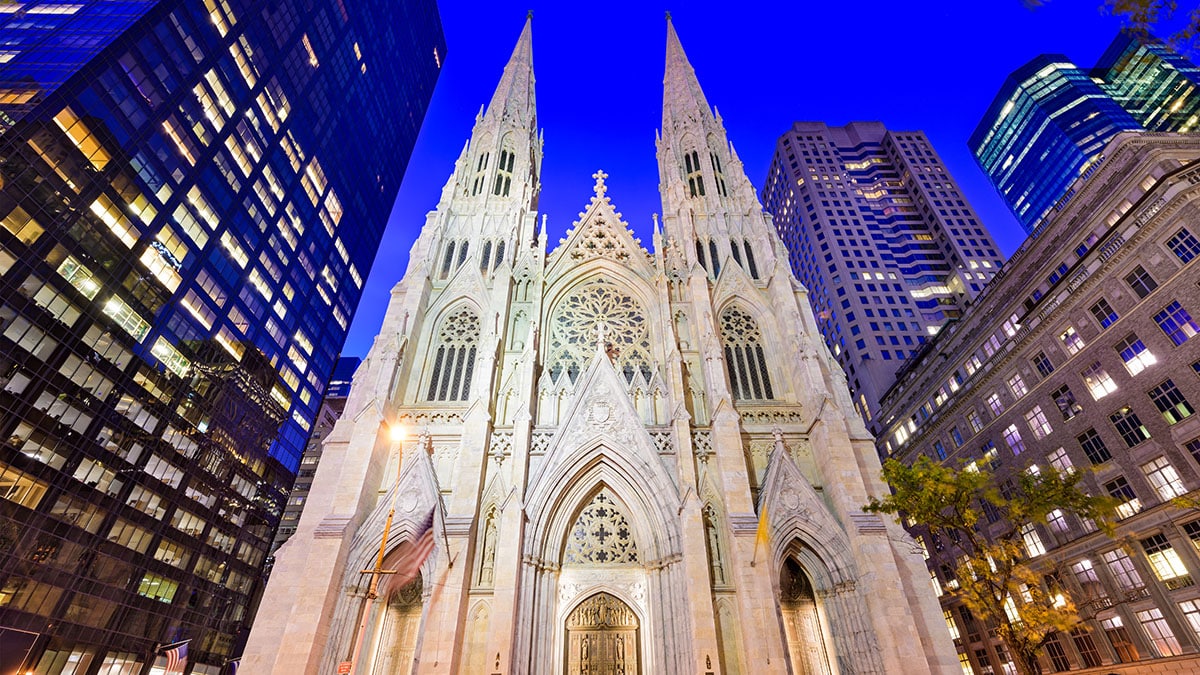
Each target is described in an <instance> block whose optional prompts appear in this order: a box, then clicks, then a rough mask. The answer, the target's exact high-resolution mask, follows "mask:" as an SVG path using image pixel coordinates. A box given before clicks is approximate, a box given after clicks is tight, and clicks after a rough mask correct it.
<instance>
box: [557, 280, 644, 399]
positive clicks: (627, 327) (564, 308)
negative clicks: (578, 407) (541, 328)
mask: <svg viewBox="0 0 1200 675" xmlns="http://www.w3.org/2000/svg"><path fill="white" fill-rule="evenodd" d="M600 335H603V337H604V339H605V341H606V342H608V343H610V344H611V346H612V351H613V353H614V356H613V360H614V364H615V365H616V367H617V369H618V370H619V371H620V372H621V374H622V375H623V376H624V378H625V381H626V382H629V383H632V382H633V380H634V378H635V377H637V376H639V375H640V376H641V377H642V378H644V379H645V380H649V379H650V377H651V376H652V375H653V370H652V369H651V367H650V363H651V360H650V354H651V351H650V335H649V330H648V327H647V325H646V314H645V312H644V311H643V309H642V306H641V305H640V304H639V303H638V302H637V301H636V300H634V299H633V296H631V295H630V294H628V293H626V292H624V291H622V290H621V289H620V288H618V287H617V286H616V284H613V283H611V282H609V281H604V280H596V281H592V282H589V283H587V284H584V285H583V286H581V287H580V288H578V289H577V290H575V291H574V292H572V293H571V294H570V295H568V296H567V297H565V298H563V300H562V301H561V302H559V303H558V305H557V306H556V307H555V309H554V316H553V318H552V319H551V324H550V349H549V350H548V351H549V358H548V359H547V363H549V364H550V377H551V378H552V379H553V380H555V381H558V380H559V378H560V377H562V376H564V375H565V376H566V377H568V378H570V380H571V382H574V381H575V380H576V379H577V378H578V377H579V374H580V373H581V372H583V369H584V367H586V366H587V364H588V363H589V362H590V361H591V359H592V356H593V355H594V354H595V353H596V340H597V339H598V338H599V337H600Z"/></svg>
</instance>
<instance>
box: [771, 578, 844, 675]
mask: <svg viewBox="0 0 1200 675" xmlns="http://www.w3.org/2000/svg"><path fill="white" fill-rule="evenodd" d="M779 611H780V613H781V614H782V615H783V630H784V633H785V635H786V636H787V646H788V656H789V657H790V658H791V662H792V672H793V673H795V674H796V675H830V673H832V672H833V671H832V670H831V669H830V667H829V656H828V653H827V651H826V649H825V635H824V631H822V630H821V616H820V612H818V610H817V598H816V595H815V593H814V592H813V587H812V582H811V581H809V579H808V575H807V574H805V572H804V568H802V567H800V564H799V563H797V562H796V560H795V559H794V558H791V557H789V558H786V559H785V560H784V563H783V569H782V570H780V573H779Z"/></svg>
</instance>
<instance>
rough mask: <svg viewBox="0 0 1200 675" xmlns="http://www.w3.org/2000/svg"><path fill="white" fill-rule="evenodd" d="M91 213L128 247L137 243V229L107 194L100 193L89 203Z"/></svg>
mask: <svg viewBox="0 0 1200 675" xmlns="http://www.w3.org/2000/svg"><path fill="white" fill-rule="evenodd" d="M91 210H92V213H94V214H96V217H98V218H99V219H100V220H101V221H102V222H103V223H104V224H105V225H107V226H108V229H109V230H110V231H111V232H112V233H113V234H114V235H116V237H117V239H120V240H121V243H122V244H125V245H126V246H127V247H129V248H133V245H134V244H135V243H137V240H138V231H137V229H136V228H135V227H134V226H133V223H131V222H130V221H129V219H128V218H126V217H125V214H123V213H121V208H120V207H119V206H117V205H116V204H115V203H114V202H113V200H112V199H110V198H109V197H108V195H104V194H102V195H100V196H99V197H97V198H96V201H94V202H92V205H91Z"/></svg>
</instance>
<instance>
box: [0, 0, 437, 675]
mask: <svg viewBox="0 0 1200 675" xmlns="http://www.w3.org/2000/svg"><path fill="white" fill-rule="evenodd" d="M0 38H2V39H3V46H2V47H0V112H2V113H3V115H4V117H3V124H0V128H3V129H4V131H3V132H2V134H0V225H2V227H0V440H2V442H0V653H3V654H5V658H6V659H10V658H11V655H13V654H17V653H19V654H20V660H19V661H17V663H18V664H21V663H23V665H21V668H22V671H21V672H25V671H26V670H28V671H33V672H37V673H39V674H42V673H45V674H47V675H56V674H58V673H75V674H79V675H84V674H88V675H90V674H91V673H95V672H98V671H99V672H104V673H110V672H111V673H118V672H119V673H144V672H149V670H150V667H151V664H152V662H153V659H154V656H155V647H156V645H158V644H162V643H168V642H172V641H178V640H190V641H191V642H190V643H189V666H188V667H189V669H191V671H192V672H202V673H216V672H217V671H218V670H219V668H220V667H221V666H222V665H223V664H225V662H226V661H227V660H228V658H229V657H230V656H231V655H232V654H234V653H235V652H236V649H237V635H238V634H239V631H241V629H242V628H244V627H245V625H246V624H247V622H248V621H249V620H250V618H251V616H252V614H253V605H254V597H255V593H256V589H257V587H258V585H259V582H260V581H261V578H260V577H261V570H262V568H263V563H264V560H265V558H266V556H267V555H268V553H269V550H270V545H271V541H272V537H273V535H274V531H275V529H276V527H277V526H278V522H279V518H280V515H281V513H282V511H283V509H284V504H285V498H286V494H287V490H288V489H289V488H290V487H291V485H292V483H293V480H294V478H295V474H296V471H297V468H298V465H299V462H300V456H301V453H302V451H303V449H304V443H305V439H306V437H307V435H308V433H309V431H310V427H311V425H312V422H313V420H314V417H315V415H316V413H317V409H318V406H319V405H320V403H321V398H322V393H323V388H324V386H325V381H326V379H327V377H328V375H329V373H330V370H331V369H332V367H333V364H334V362H335V360H336V357H337V354H338V353H339V351H340V349H341V346H342V343H343V341H344V339H345V335H346V330H347V327H348V326H349V323H350V319H351V317H352V316H353V314H354V309H355V306H356V305H357V303H358V300H359V297H360V294H361V289H362V284H363V279H364V278H365V277H366V275H367V273H368V272H369V270H370V268H371V264H372V261H373V259H374V257H375V252H376V249H377V247H378V245H379V241H380V237H381V235H382V231H383V228H384V225H385V223H386V220H387V216H388V213H389V211H390V209H391V206H392V202H393V200H394V199H395V195H396V192H397V189H398V188H399V184H400V179H401V177H402V175H403V172H404V167H405V165H406V164H407V161H408V157H409V154H410V153H411V150H412V147H413V144H414V143H415V141H416V136H417V131H418V128H419V126H420V123H421V120H422V119H423V117H424V113H425V109H426V106H427V104H428V101H429V98H430V96H431V94H432V90H433V86H434V83H435V82H436V79H437V75H438V72H439V69H440V66H441V59H442V57H443V56H444V54H445V45H444V41H443V37H442V31H441V25H440V20H439V18H438V14H437V7H436V4H435V2H434V1H433V0H423V1H413V2H402V3H400V2H390V1H387V0H360V1H358V2H353V3H352V2H346V1H345V0H307V1H305V2H297V1H293V0H282V1H280V2H273V3H266V4H264V3H255V2H250V1H248V0H247V1H241V0H196V1H195V2H183V1H182V0H175V1H167V0H164V1H162V2H119V1H98V0H93V1H86V0H83V1H80V0H77V1H76V2H72V3H65V2H24V3H21V2H18V3H10V4H6V5H4V6H3V7H0ZM3 665H5V666H6V667H7V661H5V662H4V664H3Z"/></svg>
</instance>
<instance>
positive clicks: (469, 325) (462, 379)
mask: <svg viewBox="0 0 1200 675" xmlns="http://www.w3.org/2000/svg"><path fill="white" fill-rule="evenodd" d="M437 341H438V346H437V350H436V352H435V354H436V355H435V356H434V361H433V376H432V377H431V378H430V380H429V394H428V396H427V397H426V398H428V399H429V400H430V401H465V400H467V394H468V393H469V392H470V391H471V375H472V374H473V373H474V372H475V351H476V348H477V347H478V345H479V317H478V316H476V315H475V312H472V311H471V310H470V309H462V310H459V311H458V312H455V313H454V314H451V315H450V316H448V317H446V319H445V320H444V321H443V322H442V326H441V329H439V330H438V333H437Z"/></svg>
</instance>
